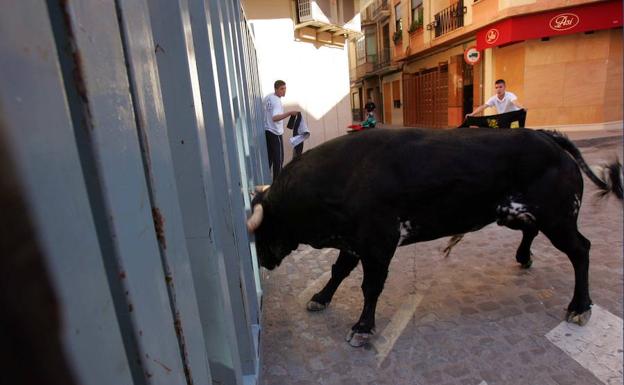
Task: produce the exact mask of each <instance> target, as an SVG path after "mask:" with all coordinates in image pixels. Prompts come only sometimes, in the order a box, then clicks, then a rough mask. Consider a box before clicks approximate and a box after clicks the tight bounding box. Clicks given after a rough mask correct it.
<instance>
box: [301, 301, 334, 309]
mask: <svg viewBox="0 0 624 385" xmlns="http://www.w3.org/2000/svg"><path fill="white" fill-rule="evenodd" d="M327 305H329V304H328V303H320V302H316V301H308V304H307V305H306V309H308V311H322V310H325V309H327Z"/></svg>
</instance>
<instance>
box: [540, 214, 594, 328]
mask: <svg viewBox="0 0 624 385" xmlns="http://www.w3.org/2000/svg"><path fill="white" fill-rule="evenodd" d="M542 232H543V233H544V235H546V237H548V239H550V241H551V242H552V244H553V245H554V246H555V247H556V248H557V249H559V250H561V251H562V252H564V253H566V254H567V256H568V258H569V259H570V262H572V266H573V267H574V279H575V283H574V296H573V297H572V301H571V302H570V304H569V305H568V311H567V314H566V321H568V322H574V323H577V324H579V325H581V326H583V325H585V324H586V323H587V321H589V318H590V317H591V305H592V301H591V299H590V298H589V248H590V246H591V242H589V240H588V239H587V238H585V237H584V236H583V235H582V234H581V233H579V232H578V230H577V229H576V225H575V224H574V225H573V226H568V227H567V228H566V227H559V228H557V229H553V230H550V231H545V230H542Z"/></svg>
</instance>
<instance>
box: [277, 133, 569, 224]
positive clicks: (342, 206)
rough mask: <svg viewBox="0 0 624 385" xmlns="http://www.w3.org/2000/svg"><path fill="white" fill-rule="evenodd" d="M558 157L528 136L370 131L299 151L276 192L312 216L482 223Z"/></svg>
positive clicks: (546, 144) (545, 143) (532, 135)
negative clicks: (455, 219) (370, 215)
mask: <svg viewBox="0 0 624 385" xmlns="http://www.w3.org/2000/svg"><path fill="white" fill-rule="evenodd" d="M560 156H561V150H560V149H558V148H557V146H556V145H554V144H553V143H551V142H549V141H548V140H546V139H545V138H544V137H543V136H542V135H540V133H538V132H535V131H532V130H524V129H517V130H501V129H471V128H466V129H455V130H423V129H375V130H370V131H365V132H361V133H356V134H352V135H349V136H344V137H340V138H337V139H334V140H331V141H329V142H326V143H324V144H322V145H320V146H318V147H316V148H314V149H312V150H309V151H307V152H306V153H304V154H303V156H301V157H300V158H299V159H298V160H295V161H294V162H292V163H291V164H289V165H288V166H287V167H286V168H285V169H284V171H283V173H282V174H281V175H280V179H279V183H278V184H279V185H280V186H281V190H282V191H283V192H285V193H288V194H289V195H290V196H291V197H292V198H294V200H295V201H297V202H298V203H297V205H299V206H298V207H299V209H301V210H302V211H304V210H305V209H303V208H302V206H301V205H304V206H306V205H309V207H308V209H309V211H310V212H313V213H316V212H321V213H326V212H341V214H342V213H344V214H345V215H346V216H347V217H357V216H358V215H359V214H361V213H370V212H376V213H378V214H380V215H384V214H386V215H390V216H398V217H402V216H417V215H420V216H421V217H423V218H428V217H440V216H444V215H448V216H449V219H452V218H453V216H456V215H458V212H461V213H463V214H464V215H467V216H472V217H477V216H479V215H482V214H483V215H484V218H483V219H482V220H481V219H479V221H487V220H489V218H490V217H491V215H493V213H494V211H495V207H496V205H497V204H498V203H499V201H500V200H502V199H504V197H505V196H506V195H509V194H510V193H512V192H513V191H514V189H515V190H517V189H519V188H520V187H521V186H522V185H523V184H526V183H528V181H530V180H532V179H535V178H536V177H539V175H538V174H540V173H543V172H544V167H545V165H547V164H549V163H553V162H556V161H557V159H558V157H560ZM276 187H277V186H276ZM460 210H461V211H460Z"/></svg>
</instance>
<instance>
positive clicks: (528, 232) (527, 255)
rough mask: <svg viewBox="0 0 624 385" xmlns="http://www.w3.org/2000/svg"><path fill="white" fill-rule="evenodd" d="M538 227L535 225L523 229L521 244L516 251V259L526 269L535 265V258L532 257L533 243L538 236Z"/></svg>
mask: <svg viewBox="0 0 624 385" xmlns="http://www.w3.org/2000/svg"><path fill="white" fill-rule="evenodd" d="M537 233H538V231H537V229H536V228H535V227H533V226H531V227H527V228H524V229H522V241H521V242H520V246H518V251H516V261H518V263H519V264H520V265H521V266H522V267H523V268H525V269H528V268H529V267H531V265H533V260H532V259H531V255H533V254H532V253H531V244H532V243H533V240H534V239H535V237H536V236H537Z"/></svg>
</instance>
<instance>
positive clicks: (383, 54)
mask: <svg viewBox="0 0 624 385" xmlns="http://www.w3.org/2000/svg"><path fill="white" fill-rule="evenodd" d="M390 59H391V58H390V47H385V48H384V49H382V50H381V51H380V52H379V60H377V62H376V63H375V64H374V65H373V71H377V70H380V69H382V68H384V67H387V66H389V65H390V63H391V60H390Z"/></svg>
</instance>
